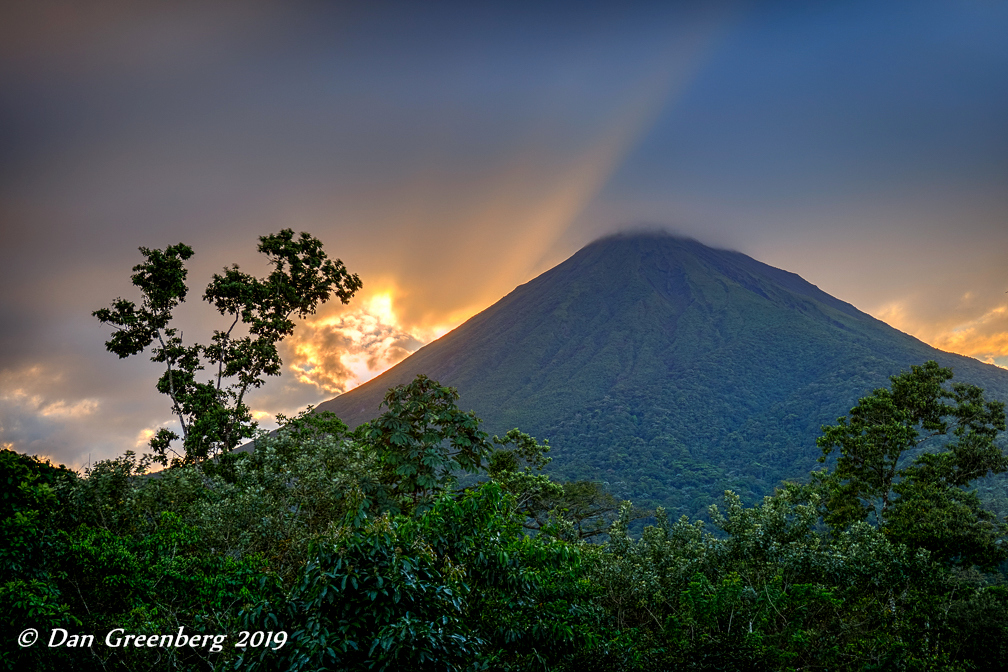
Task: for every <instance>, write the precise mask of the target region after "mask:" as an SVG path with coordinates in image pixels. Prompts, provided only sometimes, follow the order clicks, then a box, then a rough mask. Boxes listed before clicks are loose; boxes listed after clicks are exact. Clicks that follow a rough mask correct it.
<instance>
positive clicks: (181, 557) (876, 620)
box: [0, 365, 1008, 672]
mask: <svg viewBox="0 0 1008 672" xmlns="http://www.w3.org/2000/svg"><path fill="white" fill-rule="evenodd" d="M944 375H945V372H943V371H941V370H940V369H937V370H936V369H934V367H931V366H930V365H925V366H924V367H919V370H914V371H911V372H910V373H909V374H904V376H905V379H904V378H900V379H899V380H898V381H897V380H894V385H893V390H892V393H891V395H890V396H891V398H890V399H889V401H886V400H885V399H884V398H885V395H880V394H878V393H876V394H875V395H872V396H873V397H880V398H883V401H882V402H878V403H877V404H876V403H875V402H874V401H870V402H866V404H865V408H867V407H868V406H869V404H875V405H874V406H872V408H874V409H882V411H884V412H880V413H876V414H869V413H854V414H853V416H854V417H855V418H856V419H857V422H860V421H861V419H874V420H876V421H878V424H877V425H872V424H870V423H867V424H864V425H857V424H856V423H855V422H850V421H848V422H846V423H841V426H843V427H846V428H847V429H846V430H843V431H840V430H837V431H836V432H833V433H832V434H830V435H829V436H830V437H831V438H830V439H828V440H836V441H837V442H839V443H840V445H841V447H848V448H850V452H849V453H848V454H849V455H854V454H855V453H854V449H855V448H856V449H857V450H861V451H862V455H866V456H869V457H870V456H872V455H874V456H875V457H874V458H873V459H876V464H881V465H882V468H881V469H875V470H874V471H868V472H865V473H869V474H883V475H884V474H885V473H886V472H885V469H890V470H891V469H892V467H891V465H892V464H893V463H895V471H894V473H895V476H894V477H893V479H892V480H891V481H890V482H889V490H890V492H891V494H890V498H889V505H888V507H887V508H885V509H884V514H880V515H881V521H880V523H881V524H880V525H873V524H871V522H870V521H869V520H864V519H854V520H850V521H847V522H846V523H845V524H843V525H832V526H831V525H828V524H826V522H825V521H824V520H823V517H822V514H823V512H825V513H826V515H827V516H830V515H832V513H833V512H831V510H830V509H829V505H830V503H831V502H836V501H841V500H839V499H838V494H837V487H838V486H837V482H836V481H835V480H831V479H830V477H829V476H822V475H820V476H819V477H818V478H817V479H816V480H814V481H813V483H812V484H810V485H797V484H788V485H785V486H784V487H782V488H780V489H779V490H778V491H777V492H775V494H774V495H773V496H767V497H764V498H763V500H762V502H760V503H759V504H757V505H755V506H746V505H744V503H743V498H742V497H741V496H740V495H737V494H735V493H734V492H731V491H728V492H726V493H725V495H724V500H723V504H719V505H717V506H712V507H710V509H709V511H708V512H707V519H708V520H709V521H710V522H711V523H713V528H714V529H713V530H712V531H708V525H707V524H705V522H703V521H701V520H696V519H695V518H690V517H687V516H680V517H679V518H678V519H675V520H673V519H671V518H670V516H669V515H668V514H667V513H666V511H665V510H664V509H661V508H659V509H658V510H657V511H656V512H655V524H654V525H648V526H646V527H644V528H643V531H642V532H641V534H640V535H639V537H637V536H634V535H632V534H631V532H630V530H631V523H632V521H633V520H634V517H635V515H637V513H635V509H634V507H633V506H632V505H631V504H630V502H623V503H622V504H621V505H619V508H618V514H617V515H616V516H615V518H614V519H612V518H605V517H604V516H601V515H599V514H598V513H597V511H598V508H597V507H599V506H605V507H609V508H611V507H613V506H614V505H615V502H614V499H613V497H612V495H611V494H609V493H608V490H607V489H606V488H605V487H604V486H603V485H601V484H582V483H577V482H575V483H554V482H552V481H550V480H549V479H548V478H547V477H546V476H545V475H544V474H542V473H541V471H540V470H541V469H542V467H543V466H545V465H546V464H547V463H548V458H547V457H546V453H547V450H548V448H549V446H547V445H545V444H542V445H540V444H539V443H538V442H536V440H535V439H533V438H532V437H531V436H529V435H527V434H524V433H522V432H520V431H518V430H513V431H511V432H508V434H507V435H506V436H505V437H503V438H501V437H494V439H493V442H492V443H491V442H490V441H488V440H487V439H486V436H485V435H484V434H482V432H481V430H480V429H479V421H478V420H476V419H475V418H474V417H473V416H472V415H471V414H468V413H461V412H460V411H458V409H457V407H455V405H454V403H455V397H454V395H453V391H452V390H450V389H449V388H443V387H441V386H440V385H438V384H437V383H435V382H434V381H430V380H429V379H418V380H417V381H415V385H413V386H404V387H402V388H399V389H398V390H393V391H391V392H390V394H389V398H390V399H391V400H393V403H390V404H389V409H388V413H387V415H386V417H385V420H386V422H385V423H384V424H383V425H381V426H380V427H378V428H377V429H376V428H375V427H373V426H372V427H365V428H364V429H362V430H360V431H356V432H348V430H347V427H346V425H344V424H343V423H342V422H341V421H339V420H338V419H336V418H334V417H333V416H331V415H327V414H324V413H311V412H306V413H304V414H300V415H299V416H297V417H295V418H293V419H288V418H283V417H281V418H279V419H280V421H281V423H282V426H281V428H280V429H279V430H278V431H276V432H275V433H273V434H262V435H260V436H258V437H257V438H256V441H255V450H253V451H252V452H249V453H244V452H240V451H234V452H231V453H227V454H225V455H222V456H220V457H219V458H218V459H216V460H205V461H203V462H201V463H198V464H182V465H177V466H175V467H173V468H169V469H165V470H163V471H161V472H158V473H156V474H150V473H148V466H149V465H148V460H147V459H146V458H138V457H137V456H136V455H135V454H134V453H132V452H129V453H127V454H126V455H124V456H122V457H120V458H117V459H115V460H108V461H103V462H99V463H97V464H95V465H94V466H93V467H91V468H90V469H88V470H87V471H86V472H85V473H84V474H83V475H77V474H75V473H73V472H70V471H68V470H66V469H65V468H63V467H54V466H53V465H51V464H49V463H48V462H44V461H40V460H38V459H35V458H30V457H26V456H23V455H18V454H16V453H12V452H10V451H0V483H4V484H5V488H4V489H3V493H2V499H0V541H2V542H3V543H2V544H0V559H2V560H3V562H2V563H0V609H3V610H4V611H5V613H6V614H7V615H8V620H7V621H6V625H5V626H4V630H3V633H0V634H3V641H4V644H3V645H2V646H3V647H4V648H3V649H2V651H3V655H0V666H2V667H3V668H5V669H11V670H21V669H39V670H56V669H85V670H87V669H96V670H97V669H221V670H222V669H285V670H287V669H291V670H299V669H300V670H309V669H310V670H314V669H345V670H357V669H360V670H364V669H377V670H383V669H385V670H391V669H409V670H516V671H517V670H530V669H547V670H559V671H565V670H571V671H573V670H586V669H588V670H594V669H606V670H610V669H611V670H640V671H641V672H645V671H648V672H650V671H651V670H656V669H693V670H808V669H829V670H838V671H846V670H865V669H880V670H881V669H885V670H966V669H1005V668H1006V667H1008V645H1006V642H1008V590H1006V588H1005V583H1004V577H1003V576H1002V575H1000V574H995V573H985V571H987V570H989V569H990V567H991V566H992V565H993V564H994V563H995V562H996V560H997V559H998V558H1000V557H1001V555H1000V547H1001V545H1002V540H1001V532H1000V530H1001V527H1000V525H999V524H998V523H997V521H996V520H995V519H994V518H993V517H992V516H991V515H990V514H988V513H987V512H985V511H984V510H983V509H982V508H981V506H980V504H979V499H978V497H977V496H976V494H975V493H973V492H969V491H966V490H964V489H963V486H964V485H966V484H968V483H969V482H970V478H973V477H975V475H976V474H980V473H984V465H987V466H988V468H990V466H989V465H991V464H994V465H995V466H996V465H997V464H998V455H997V454H995V452H994V450H993V449H992V448H991V446H992V445H993V443H992V442H993V441H994V440H995V438H996V436H997V431H996V430H998V422H999V420H998V417H999V416H998V413H999V412H1000V413H1001V414H1002V420H1001V421H1002V422H1003V409H1002V408H1000V407H999V406H998V405H997V404H991V403H989V402H986V401H985V400H984V399H983V394H982V392H980V391H979V389H978V388H972V387H969V386H960V387H952V388H951V389H948V388H945V387H944V386H943V385H942V383H944V382H946V381H947V378H942V377H943V376H944ZM935 380H938V381H939V382H938V384H937V385H934V384H933V383H934V381H935ZM908 390H909V391H908ZM904 393H906V395H907V398H908V399H911V400H916V401H912V402H910V403H903V402H901V401H899V399H900V398H901V397H900V395H903V394H904ZM946 394H947V395H948V396H944V395H946ZM866 399H871V398H866ZM893 399H895V400H896V401H893ZM935 399H937V400H938V401H937V402H935V401H934V400H935ZM946 402H948V403H946ZM901 409H902V410H901ZM948 409H951V411H950V412H949V411H948ZM900 413H904V415H900ZM894 418H895V419H896V420H898V421H896V420H894ZM915 418H916V420H914V419H915ZM470 421H472V422H470ZM925 425H926V426H927V427H928V428H929V429H927V430H925V429H924V427H925ZM851 427H861V432H860V433H853V431H852V430H850V428H851ZM880 428H881V429H880ZM943 429H944V430H945V432H947V434H948V435H951V438H950V437H949V436H947V435H946V436H944V437H943V436H942V434H941V432H940V430H943ZM960 430H961V431H960ZM913 431H918V432H919V433H920V434H921V435H923V433H924V432H925V431H927V432H928V433H936V434H937V435H936V436H934V437H932V439H942V438H944V439H946V444H945V446H946V448H945V450H943V451H940V452H923V453H921V452H919V449H917V448H914V446H916V443H913V441H916V439H915V438H914V437H913ZM393 436H395V437H399V441H398V442H394V441H393V440H392V438H391V437H393ZM865 437H871V438H872V440H874V441H876V442H878V441H882V439H880V438H879V437H884V438H886V439H887V440H886V441H882V443H883V444H884V445H883V446H882V447H881V448H880V447H879V446H878V445H873V443H872V441H870V440H868V439H866V438H865ZM891 437H896V439H898V441H897V440H892V441H889V440H888V438H891ZM918 438H919V437H918ZM462 439H465V440H467V441H468V443H464V442H463V441H462ZM899 441H903V442H905V443H906V445H910V447H909V448H903V449H902V451H901V452H902V453H904V455H903V457H904V461H900V459H899V456H898V455H897V456H896V457H893V455H896V448H894V447H893V446H897V445H901V444H899ZM844 442H846V443H844ZM911 443H913V445H911ZM491 445H493V446H496V449H494V450H492V451H491ZM403 446H406V447H409V450H405V449H401V448H402V447H403ZM474 446H476V447H475V448H474ZM927 447H928V448H930V449H934V448H937V447H939V446H933V445H932V446H927ZM466 450H469V451H470V452H469V453H468V454H467V455H466V456H464V457H463V458H461V459H459V458H458V455H459V454H460V453H462V452H464V451H466ZM410 451H412V452H410ZM887 451H888V452H887ZM404 456H405V457H404ZM409 460H414V461H415V462H414V463H415V464H418V465H420V466H418V467H417V468H416V471H404V472H403V473H398V471H397V469H398V468H399V467H401V466H402V465H404V464H409ZM424 460H426V462H425V461H424ZM868 461H869V460H868V459H864V460H861V462H860V463H856V464H853V466H852V467H851V468H850V470H849V472H848V473H851V474H858V473H861V472H857V471H856V469H854V467H857V466H858V464H861V463H865V462H868ZM855 462H857V461H856V460H855ZM463 464H468V466H470V467H472V468H479V467H480V465H483V464H488V467H487V469H488V475H489V476H490V481H489V482H485V483H481V484H478V485H477V486H475V487H472V488H469V489H465V490H457V489H456V484H455V481H454V479H453V477H452V471H451V470H452V469H457V468H461V467H462V465H463ZM845 465H846V463H843V462H842V461H841V460H838V467H837V471H839V470H840V469H841V468H843V469H848V467H847V466H845ZM423 469H428V471H426V472H423ZM420 473H426V474H427V475H428V477H429V478H431V479H432V480H430V481H425V482H424V484H420V481H418V480H417V479H416V478H413V477H415V476H416V474H420ZM410 478H413V480H412V481H411V480H410ZM879 483H883V482H882V481H879ZM841 485H842V483H841ZM883 485H884V483H883V484H882V485H879V484H873V483H871V482H869V483H868V484H867V485H865V484H855V485H854V486H852V488H851V491H853V492H858V493H869V494H872V495H874V496H875V497H876V498H875V499H870V498H869V497H867V496H864V497H863V499H858V500H857V501H856V506H850V507H848V508H847V509H844V510H847V511H860V512H861V513H858V516H860V517H862V518H869V516H868V515H866V514H864V513H863V512H864V511H866V510H867V508H868V507H869V506H871V507H876V506H877V507H878V508H877V509H876V510H878V511H882V510H883V508H882V504H881V501H882V494H881V493H882V487H883ZM414 488H419V490H417V489H414ZM872 488H874V489H872ZM417 492H419V493H420V494H419V495H416V496H415V493H417ZM414 497H415V498H414ZM404 504H405V506H404ZM592 507H596V508H592ZM859 507H860V508H859ZM402 510H405V512H404V513H399V512H400V511H402ZM593 511H594V512H595V513H594V514H592V515H594V516H595V517H594V518H592V517H591V515H588V516H587V517H583V518H578V516H581V515H582V514H584V513H585V512H587V513H588V514H591V513H592V512H593ZM539 514H543V515H545V516H546V517H544V518H543V524H542V525H541V526H539V527H538V533H536V534H533V535H530V534H528V533H527V532H526V529H527V528H528V527H530V526H533V524H534V523H535V522H536V521H535V516H536V515H539ZM599 520H601V521H603V522H602V523H598V522H597V521H599ZM610 520H611V524H609V521H610ZM530 521H531V522H530ZM593 521H596V522H593ZM596 526H598V527H596ZM593 529H605V530H606V531H607V533H608V539H606V540H604V541H603V540H602V539H601V537H602V536H603V535H598V534H592V530H593ZM586 531H587V532H588V533H587V534H586ZM584 537H590V538H593V539H595V540H596V541H601V542H602V543H595V544H589V543H585V542H584V541H583V538H584ZM27 624H30V625H32V626H33V627H37V628H39V630H40V631H42V632H48V630H49V629H50V628H54V627H62V628H66V629H68V630H71V631H73V632H93V633H96V634H98V633H104V632H107V631H108V630H110V629H111V628H115V627H121V628H124V629H125V630H126V631H127V632H134V633H151V632H162V633H169V632H177V631H178V629H179V628H184V629H185V631H186V632H188V633H193V634H196V633H199V634H217V633H229V634H231V635H234V634H236V633H238V632H239V631H240V630H250V631H255V630H262V631H273V632H277V631H280V630H284V631H285V632H287V633H288V634H289V638H288V640H287V642H286V644H285V645H284V646H283V647H281V648H279V649H275V650H274V649H273V648H272V647H268V648H255V647H250V648H247V649H236V648H234V647H233V641H232V642H230V646H227V647H225V648H224V650H223V651H220V652H216V653H210V652H208V651H207V650H205V649H191V648H188V647H187V648H184V649H171V650H163V649H147V648H136V647H128V648H122V649H106V648H105V647H101V646H96V647H94V649H93V653H92V652H88V653H85V652H82V651H72V650H68V649H48V647H41V646H36V647H33V648H30V649H20V648H19V647H18V648H13V647H14V646H16V644H15V642H16V638H17V634H18V630H19V629H20V628H23V627H25V626H26V625H27Z"/></svg>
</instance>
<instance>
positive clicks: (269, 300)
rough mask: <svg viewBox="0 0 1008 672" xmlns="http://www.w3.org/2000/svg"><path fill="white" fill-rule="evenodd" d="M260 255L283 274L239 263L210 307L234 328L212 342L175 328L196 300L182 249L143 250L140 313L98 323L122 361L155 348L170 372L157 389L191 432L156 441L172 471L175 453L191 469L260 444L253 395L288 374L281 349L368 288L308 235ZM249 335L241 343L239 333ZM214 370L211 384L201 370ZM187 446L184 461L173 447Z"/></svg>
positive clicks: (266, 247)
mask: <svg viewBox="0 0 1008 672" xmlns="http://www.w3.org/2000/svg"><path fill="white" fill-rule="evenodd" d="M258 249H259V252H261V253H263V254H264V255H266V257H267V258H268V260H269V263H270V265H271V266H272V267H273V271H272V272H271V273H270V274H269V275H268V276H267V277H266V278H264V279H259V278H256V277H254V276H252V275H249V274H247V273H244V272H242V271H241V269H239V267H238V265H237V264H234V265H232V266H230V267H226V268H225V269H224V271H223V273H222V274H220V273H215V274H214V276H213V279H212V280H211V281H210V284H208V285H207V288H206V291H205V292H204V294H203V300H204V301H206V302H207V303H210V304H211V305H212V306H213V307H214V308H216V309H217V311H218V312H219V313H220V314H221V315H222V316H223V317H226V318H228V319H229V320H230V325H229V326H228V327H227V329H226V330H215V331H214V332H213V335H212V337H211V339H210V342H209V343H206V344H199V343H196V344H193V345H185V344H184V343H183V341H182V335H181V333H180V332H179V330H178V329H177V328H176V327H172V326H170V325H171V322H172V318H173V315H172V311H173V310H174V309H175V308H176V307H177V306H178V305H179V304H180V303H182V302H183V301H185V299H186V295H187V294H188V286H187V285H186V276H187V273H188V271H187V269H186V267H185V263H184V262H186V261H187V260H188V259H189V258H191V257H192V255H193V250H192V248H191V247H189V246H188V245H184V244H182V243H179V244H178V245H172V246H170V247H167V248H165V249H164V250H156V249H149V248H146V247H141V248H140V253H141V254H142V255H143V256H144V259H145V261H144V262H143V263H140V264H137V265H136V266H134V267H133V276H132V280H133V284H134V286H136V287H137V288H138V289H139V290H140V293H141V294H142V295H143V301H142V303H141V305H140V306H139V307H137V305H136V304H135V303H134V302H133V301H130V300H127V299H123V298H118V299H116V300H115V301H113V302H112V305H111V307H109V308H101V309H99V310H96V311H94V313H93V315H94V316H95V317H97V318H98V320H99V321H101V322H102V323H103V324H108V325H110V326H112V327H113V328H114V329H115V331H114V332H113V334H112V337H111V338H110V339H109V340H108V341H106V342H105V347H106V349H107V350H108V351H109V352H112V353H114V354H116V355H118V356H119V357H120V358H124V357H129V356H131V355H136V354H139V353H140V352H143V351H144V350H145V349H146V348H148V347H150V346H151V345H152V344H153V346H154V347H153V348H152V350H151V360H152V361H155V362H159V363H161V364H164V365H165V372H164V374H162V376H161V377H160V379H159V380H158V381H157V389H158V391H159V392H161V393H162V394H165V395H167V396H168V397H169V399H170V400H171V409H172V413H173V414H174V415H175V416H176V417H177V418H178V420H179V424H180V425H181V428H182V436H181V437H179V436H178V434H177V433H176V432H174V431H173V430H171V429H168V428H164V427H162V428H161V429H160V430H159V431H158V432H157V433H156V434H155V435H154V436H153V437H152V438H151V441H150V446H151V448H152V449H153V451H154V455H155V457H156V459H158V461H160V462H161V463H162V464H167V463H168V453H169V451H170V452H173V453H175V455H176V459H181V460H183V461H196V460H202V459H205V458H207V457H212V456H214V455H217V454H220V453H224V452H227V451H229V450H231V449H232V448H234V447H235V446H237V445H238V444H239V443H240V442H241V441H242V440H243V439H245V438H248V437H250V436H252V433H253V431H254V429H255V422H254V421H253V420H252V416H251V413H250V411H249V408H248V406H247V405H246V403H245V394H246V392H248V390H249V389H250V388H257V387H260V386H262V385H263V383H264V382H265V377H266V376H278V375H280V371H281V365H282V361H281V359H280V354H279V351H278V350H277V344H278V343H279V342H280V341H282V340H283V339H284V338H285V337H287V336H290V335H291V334H292V333H293V332H294V321H293V318H294V317H299V318H304V317H307V316H308V315H310V314H313V313H314V312H315V310H316V309H317V307H318V306H319V305H320V304H322V303H325V302H326V301H328V300H329V299H330V298H331V297H333V296H336V297H337V298H339V300H340V301H341V302H343V303H344V304H345V303H348V302H349V301H350V298H351V297H352V296H353V295H354V293H355V292H357V290H359V289H360V288H361V281H360V278H358V277H357V276H356V275H351V274H350V273H349V272H348V271H347V270H346V268H345V267H344V265H343V262H341V261H340V260H339V259H336V260H332V259H329V258H328V256H327V255H326V253H325V251H324V250H323V249H322V243H321V242H320V241H319V240H318V239H317V238H315V237H313V236H311V235H310V234H308V233H304V232H302V233H301V234H300V235H299V236H297V237H295V236H294V232H293V231H292V230H291V229H284V230H282V231H280V233H277V234H270V235H267V236H261V237H260V238H259V247H258ZM239 323H241V324H242V325H244V326H245V327H246V329H247V333H246V334H245V335H241V336H240V335H238V334H237V333H236V332H235V327H237V326H238V324H239ZM206 367H209V369H210V370H211V371H213V374H212V377H211V378H210V379H209V380H207V381H199V380H197V376H198V373H197V372H199V371H201V370H203V369H204V368H206ZM179 438H181V439H182V453H178V452H177V451H174V450H173V449H172V448H171V444H172V442H173V441H175V440H176V439H179Z"/></svg>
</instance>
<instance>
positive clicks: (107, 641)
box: [105, 628, 126, 649]
mask: <svg viewBox="0 0 1008 672" xmlns="http://www.w3.org/2000/svg"><path fill="white" fill-rule="evenodd" d="M113 632H126V631H125V630H124V629H123V628H116V629H115V630H110V631H109V633H108V634H107V635H105V646H108V647H111V648H113V649H118V648H119V646H120V645H121V644H122V638H118V637H117V638H116V640H115V644H113V643H112V633H113Z"/></svg>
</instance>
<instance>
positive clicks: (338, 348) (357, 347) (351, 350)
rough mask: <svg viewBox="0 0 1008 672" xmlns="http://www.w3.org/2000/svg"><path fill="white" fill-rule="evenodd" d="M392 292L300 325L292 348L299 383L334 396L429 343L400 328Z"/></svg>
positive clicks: (294, 369) (290, 349)
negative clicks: (357, 307)
mask: <svg viewBox="0 0 1008 672" xmlns="http://www.w3.org/2000/svg"><path fill="white" fill-rule="evenodd" d="M392 305H393V297H392V293H391V292H388V291H387V292H384V293H381V294H377V295H374V296H372V297H371V298H370V299H369V300H366V301H365V302H364V306H363V307H362V308H359V309H357V310H351V311H345V312H343V313H340V314H339V315H336V316H333V317H326V318H320V319H317V320H314V321H312V320H309V321H306V322H305V323H304V324H302V325H299V326H298V329H297V330H296V331H295V334H294V336H292V337H291V339H290V341H289V343H288V344H287V349H288V351H289V353H290V354H289V357H290V360H291V363H290V369H291V371H293V372H294V374H295V376H296V377H297V379H298V380H299V381H300V382H302V383H306V384H309V385H314V386H315V387H317V388H318V389H319V390H322V391H324V392H327V393H330V394H340V393H342V392H346V391H347V390H350V389H353V388H354V387H356V386H358V385H360V384H361V383H364V382H367V381H368V380H371V379H372V378H374V377H375V376H377V375H378V374H380V373H382V372H383V371H385V370H386V369H388V368H389V367H391V366H393V365H395V364H397V363H398V362H400V361H402V360H403V359H405V358H406V357H408V356H409V355H410V354H412V353H413V352H414V351H416V350H417V349H418V348H419V347H421V346H422V345H423V344H424V342H423V341H422V340H420V339H419V338H418V337H417V336H416V335H414V334H411V333H409V332H407V331H404V330H403V329H402V328H400V327H399V324H398V319H397V318H396V315H395V313H394V312H393V308H392Z"/></svg>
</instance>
